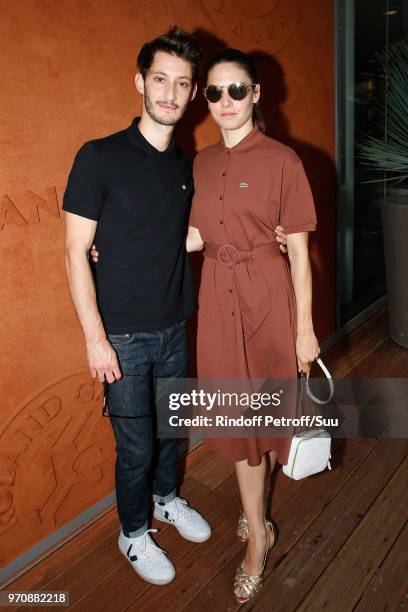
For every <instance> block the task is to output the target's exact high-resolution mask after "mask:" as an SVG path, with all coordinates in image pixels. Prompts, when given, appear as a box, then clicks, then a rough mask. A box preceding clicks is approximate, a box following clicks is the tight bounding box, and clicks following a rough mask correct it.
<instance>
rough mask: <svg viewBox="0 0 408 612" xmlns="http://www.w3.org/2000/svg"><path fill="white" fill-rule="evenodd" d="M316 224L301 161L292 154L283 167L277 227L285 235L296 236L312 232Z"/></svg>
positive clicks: (307, 182)
mask: <svg viewBox="0 0 408 612" xmlns="http://www.w3.org/2000/svg"><path fill="white" fill-rule="evenodd" d="M316 224H317V221H316V210H315V205H314V202H313V195H312V191H311V189H310V185H309V181H308V180H307V176H306V173H305V170H304V168H303V164H302V162H301V160H300V159H299V157H298V156H297V155H296V154H295V153H292V154H291V155H290V156H288V157H287V158H286V159H285V162H284V165H283V171H282V189H281V203H280V215H279V225H281V226H282V227H283V229H284V232H285V234H296V233H297V232H312V231H314V230H315V229H316Z"/></svg>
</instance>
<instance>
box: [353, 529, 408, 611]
mask: <svg viewBox="0 0 408 612" xmlns="http://www.w3.org/2000/svg"><path fill="white" fill-rule="evenodd" d="M382 535H383V534H382V533H381V536H382ZM407 551H408V523H406V524H405V527H404V528H403V529H402V530H401V531H400V533H399V534H398V537H397V539H396V541H395V542H394V543H393V545H392V547H391V550H390V552H389V553H388V555H387V556H386V558H385V559H384V561H383V562H382V564H381V565H380V567H379V568H378V570H377V571H376V573H375V574H374V576H373V577H372V579H371V582H370V584H369V585H368V587H367V588H366V590H365V591H364V593H363V596H362V597H361V599H360V601H359V602H358V604H357V606H356V607H355V608H354V610H355V612H367V610H388V611H389V612H390V611H392V610H402V608H404V607H406V605H407V600H408V572H407Z"/></svg>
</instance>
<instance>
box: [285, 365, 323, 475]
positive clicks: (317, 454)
mask: <svg viewBox="0 0 408 612" xmlns="http://www.w3.org/2000/svg"><path fill="white" fill-rule="evenodd" d="M316 361H317V363H318V364H319V366H320V367H321V368H322V370H323V372H324V373H325V375H326V377H327V380H328V382H329V386H330V396H329V398H328V399H327V400H321V399H319V398H317V397H315V396H314V395H313V393H312V392H311V391H310V388H309V372H308V373H307V374H306V376H305V375H302V376H301V391H300V402H299V403H300V405H302V402H303V397H304V386H306V392H307V394H308V396H309V397H310V399H311V400H312V401H313V402H316V403H317V404H327V403H328V402H329V401H330V400H331V398H332V397H333V394H334V384H333V379H332V377H331V374H330V372H329V371H328V369H327V368H326V366H325V365H324V363H323V362H322V360H321V359H320V358H317V359H316ZM330 450H331V436H330V434H329V432H328V431H326V429H324V427H318V428H315V429H309V430H306V431H303V432H301V433H298V434H296V435H294V436H293V438H292V443H291V446H290V450H289V457H288V462H287V464H286V465H284V466H282V470H283V473H284V474H286V476H289V478H293V479H294V480H300V479H301V478H306V476H311V475H312V474H317V473H318V472H322V471H323V470H325V469H326V468H328V469H329V470H331V466H330V458H331V452H330Z"/></svg>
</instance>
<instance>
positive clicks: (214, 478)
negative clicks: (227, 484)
mask: <svg viewBox="0 0 408 612" xmlns="http://www.w3.org/2000/svg"><path fill="white" fill-rule="evenodd" d="M234 472H235V466H234V463H232V462H230V461H223V460H222V459H220V458H219V457H218V456H217V455H216V454H215V453H214V452H212V451H210V452H209V453H208V455H207V457H205V456H204V457H202V460H201V462H200V464H199V465H197V466H196V469H195V471H194V478H196V479H197V480H199V481H200V482H202V483H204V484H205V485H206V486H207V487H209V488H210V489H215V488H216V487H218V486H219V484H220V483H221V482H223V480H225V479H226V478H228V477H229V476H231V474H234Z"/></svg>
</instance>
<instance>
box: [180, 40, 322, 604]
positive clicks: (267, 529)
mask: <svg viewBox="0 0 408 612" xmlns="http://www.w3.org/2000/svg"><path fill="white" fill-rule="evenodd" d="M204 92H205V97H206V99H207V102H208V108H209V110H210V113H211V116H212V118H213V119H214V121H215V122H216V123H217V125H219V126H220V128H221V140H220V142H219V143H217V144H215V145H213V146H210V147H207V148H206V149H204V150H202V151H200V153H199V154H198V155H197V157H196V159H195V162H194V184H195V196H194V200H193V205H192V211H191V216H190V223H189V224H190V227H189V233H188V239H187V250H188V251H195V250H201V249H203V248H204V256H205V259H204V265H203V271H202V277H201V286H200V297H199V315H198V341H197V351H198V354H197V364H198V375H199V377H201V378H213V379H220V378H232V379H233V378H282V379H290V378H296V376H297V369H298V370H299V371H302V372H307V371H308V370H309V367H310V366H309V364H310V363H311V362H312V361H313V360H314V359H315V358H316V357H317V356H318V355H319V353H320V350H319V346H318V343H317V340H316V337H315V334H314V331H313V323H312V315H311V302H312V283H311V270H310V262H309V256H308V247H307V243H308V232H309V231H313V230H315V228H316V215H315V209H314V204H313V198H312V194H311V191H310V187H309V184H308V181H307V178H306V176H305V173H304V170H303V166H302V163H301V161H300V159H299V158H298V156H297V155H296V153H295V152H294V151H293V150H292V149H290V148H288V147H286V146H284V145H283V144H281V143H279V142H277V141H275V140H273V139H271V138H268V137H266V136H265V135H264V133H263V124H262V121H261V119H260V114H259V109H258V102H259V98H260V86H259V84H257V76H256V71H255V67H254V64H253V61H252V60H251V58H250V57H249V56H247V55H246V54H244V53H242V52H241V51H238V50H236V49H225V50H223V51H221V52H220V53H218V54H217V55H216V56H215V57H214V58H213V60H212V61H211V62H210V64H209V68H208V78H207V86H206V88H205V90H204ZM278 225H280V226H283V228H284V232H285V234H286V235H287V249H288V258H289V262H290V265H289V264H288V262H287V259H286V258H285V257H284V256H283V255H282V253H281V252H280V249H279V242H278V241H277V239H276V234H275V228H276V227H277V226H278ZM206 444H207V445H208V446H211V447H212V448H213V450H214V451H215V452H216V453H217V454H218V455H219V456H220V457H221V458H223V459H224V460H230V461H234V462H235V465H236V474H237V479H238V484H239V489H240V494H241V500H242V506H243V510H244V514H243V515H241V517H240V523H239V533H240V535H241V536H242V538H243V539H246V540H247V550H246V555H245V559H244V560H243V562H242V563H241V565H240V566H239V568H238V569H237V573H236V577H235V587H234V592H235V596H236V598H237V601H238V602H239V603H245V602H247V601H249V600H250V599H252V598H253V597H254V595H255V594H256V593H257V592H258V591H259V590H260V588H261V586H262V575H263V570H264V567H265V563H266V558H267V555H268V552H269V550H270V548H271V547H272V546H273V544H274V541H275V533H274V529H273V525H272V524H271V523H270V522H267V521H266V519H265V511H264V498H265V495H264V483H265V475H266V455H268V454H269V457H270V463H271V469H272V470H273V468H274V466H275V463H276V460H277V459H278V461H279V462H280V463H281V464H283V465H284V464H285V463H287V459H288V452H289V447H290V439H289V438H286V439H285V438H281V439H278V438H274V437H271V438H254V437H251V438H249V437H248V438H228V439H227V440H226V439H216V438H212V439H207V440H206Z"/></svg>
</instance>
